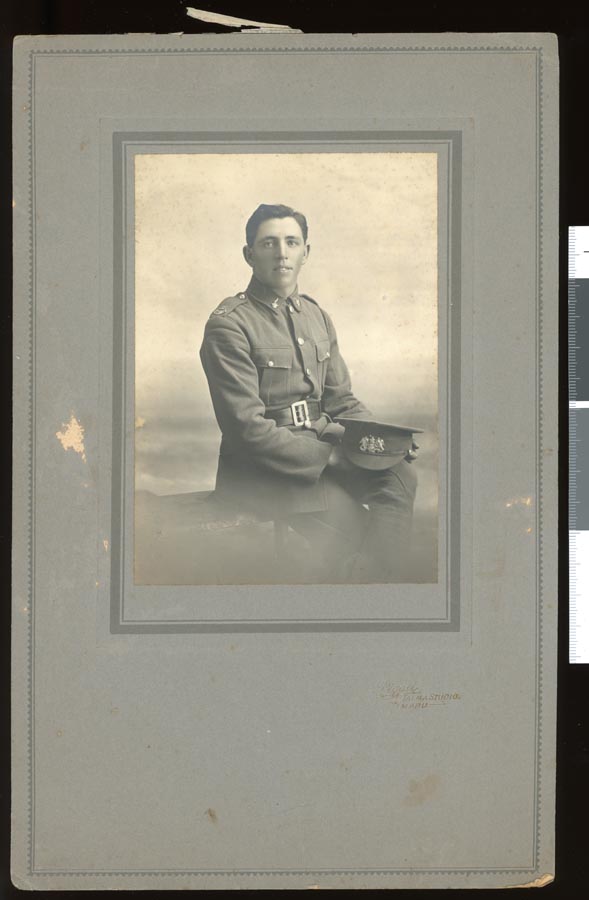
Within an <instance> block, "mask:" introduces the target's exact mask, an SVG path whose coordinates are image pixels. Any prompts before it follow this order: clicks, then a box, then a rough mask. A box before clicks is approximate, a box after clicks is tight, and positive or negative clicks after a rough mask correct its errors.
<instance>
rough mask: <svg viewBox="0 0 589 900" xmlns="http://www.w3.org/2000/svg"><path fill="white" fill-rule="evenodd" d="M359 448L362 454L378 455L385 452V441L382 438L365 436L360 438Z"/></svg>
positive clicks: (370, 435)
mask: <svg viewBox="0 0 589 900" xmlns="http://www.w3.org/2000/svg"><path fill="white" fill-rule="evenodd" d="M358 446H359V448H360V452H361V453H372V454H377V453H384V452H385V446H384V441H383V439H382V438H381V437H374V435H373V434H365V435H364V437H362V438H360V443H359V444H358Z"/></svg>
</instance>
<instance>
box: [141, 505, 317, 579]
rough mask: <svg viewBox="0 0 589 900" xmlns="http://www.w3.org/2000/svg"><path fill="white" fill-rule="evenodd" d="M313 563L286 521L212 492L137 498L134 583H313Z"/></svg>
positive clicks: (314, 575) (303, 545)
mask: <svg viewBox="0 0 589 900" xmlns="http://www.w3.org/2000/svg"><path fill="white" fill-rule="evenodd" d="M311 563H312V559H311V555H310V553H309V548H308V545H307V543H306V541H305V540H304V539H303V538H302V537H300V536H299V535H297V534H295V533H294V532H292V531H290V530H289V529H288V526H287V524H286V523H285V522H272V521H262V520H260V519H259V518H257V517H256V516H254V515H250V514H247V513H243V512H241V511H237V510H235V509H232V508H231V506H230V505H229V504H227V503H226V502H222V501H220V500H219V499H218V498H217V497H215V494H214V492H209V491H203V492H198V493H185V494H168V495H165V496H160V495H157V494H152V493H151V492H149V491H138V492H137V493H136V495H135V583H136V584H170V585H172V584H240V583H243V584H280V583H286V584H292V583H309V582H312V581H313V580H316V575H317V572H316V571H315V567H314V566H313V565H312V564H311Z"/></svg>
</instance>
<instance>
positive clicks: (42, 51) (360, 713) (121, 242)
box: [12, 34, 558, 890]
mask: <svg viewBox="0 0 589 900" xmlns="http://www.w3.org/2000/svg"><path fill="white" fill-rule="evenodd" d="M557 81H558V77H557V46H556V39H555V38H554V36H552V35H545V34H531V35H524V34H511V35H510V34H493V35H488V34H485V35H466V34H453V35H418V34H411V35H353V36H352V35H289V34H280V35H270V34H260V35H229V36H223V37H220V36H207V37H202V36H201V37H195V36H117V37H106V36H105V37H101V36H93V37H88V36H81V37H51V38H50V37H32V38H29V37H24V38H18V39H17V40H16V43H15V80H14V151H15V153H14V174H15V180H14V226H15V359H14V369H15V394H14V415H15V438H14V462H15V467H14V472H15V475H14V489H15V505H14V509H15V512H14V538H15V540H14V614H13V619H14V625H13V641H14V670H13V685H14V702H13V740H14V757H13V844H12V854H13V880H14V882H15V884H17V885H18V887H21V888H25V889H26V888H30V889H50V890H51V889H77V890H79V889H100V888H121V889H145V888H172V889H174V888H176V889H187V888H196V889H199V888H200V889H211V888H219V889H221V888H222V889H227V888H241V889H243V888H293V889H294V888H305V887H314V886H317V887H321V888H356V887H359V888H369V887H376V888H384V887H393V888H396V887H403V888H407V887H412V888H424V887H432V888H433V887H477V888H483V887H496V886H507V885H509V886H515V885H522V884H532V885H542V884H545V883H548V882H549V881H550V880H552V878H553V877H554V784H555V717H556V713H555V694H556V680H555V679H556V551H557V532H556V522H557V505H556V488H557ZM252 141H253V142H254V146H258V147H260V148H262V147H264V146H266V147H269V146H271V147H274V148H276V147H280V146H282V147H288V148H290V150H291V151H292V152H298V151H299V150H301V152H302V151H304V149H305V148H307V149H308V144H309V142H311V144H313V143H314V145H317V143H321V146H322V148H323V149H324V150H327V151H329V147H330V146H331V145H333V146H334V147H336V146H338V145H339V146H343V145H344V144H345V145H346V146H345V148H344V149H346V150H347V151H352V152H353V150H354V148H357V149H358V150H360V149H365V148H366V147H370V146H373V145H374V141H380V142H381V144H382V146H383V147H384V149H385V150H386V149H390V150H391V152H397V151H399V149H400V148H401V149H403V146H405V147H406V148H407V147H409V148H411V147H413V149H415V150H416V152H419V150H420V149H422V148H423V146H424V143H425V144H429V145H430V146H431V147H432V148H433V149H434V152H439V153H440V157H439V158H440V159H444V160H450V162H449V163H448V168H447V170H446V176H445V178H444V179H442V180H441V181H440V185H443V192H442V193H443V194H444V197H445V198H446V200H445V206H444V204H443V203H442V201H440V207H439V208H440V210H445V212H444V215H443V216H442V218H443V220H444V222H445V223H446V225H445V226H444V227H445V231H444V229H443V227H442V226H443V223H442V224H440V235H442V234H445V235H446V236H447V240H446V242H445V243H443V244H442V243H441V244H440V255H439V263H438V265H439V274H440V291H439V310H438V311H439V322H440V332H439V371H440V385H441V387H440V404H439V412H440V422H439V430H440V438H441V442H440V448H441V449H440V528H439V543H438V548H439V568H438V581H437V583H436V584H410V585H389V586H387V585H384V586H383V585H358V586H354V587H352V586H345V589H344V586H330V585H308V586H301V585H293V586H291V587H289V586H287V585H276V586H272V585H260V586H257V587H256V586H255V585H234V586H231V585H229V586H217V587H215V586H212V585H193V586H188V587H186V586H178V585H176V586H168V587H165V586H159V587H150V586H138V585H137V584H133V577H132V563H129V559H132V547H133V530H132V525H133V523H132V514H131V516H130V515H129V509H131V510H132V481H133V479H132V460H133V440H134V428H133V416H132V412H133V409H132V402H133V398H132V384H133V371H134V370H133V346H134V344H133V340H134V338H133V317H132V315H130V314H128V311H129V310H130V309H132V303H133V277H132V272H129V271H128V270H125V259H127V255H126V249H125V248H127V247H128V245H129V241H131V244H132V243H133V240H132V221H133V219H132V216H133V206H132V202H130V199H131V201H132V195H131V198H130V195H129V191H128V186H129V178H126V176H125V173H127V174H128V173H132V168H130V167H131V166H132V161H133V158H134V154H136V153H138V152H160V151H161V152H166V153H174V152H176V151H177V152H198V151H199V148H200V149H202V146H203V142H204V144H207V142H208V146H209V147H211V146H212V147H213V149H214V150H215V152H216V150H219V152H223V148H224V147H225V149H226V147H227V145H228V144H231V143H233V144H234V149H236V152H241V149H243V147H244V146H245V145H246V144H248V142H249V143H250V144H251V142H252ZM403 142H404V144H403ZM158 148H159V149H158ZM129 198H130V199H129ZM130 235H131V238H130ZM441 273H444V279H442V277H441ZM442 281H443V282H444V284H442ZM444 285H445V287H444ZM216 299H217V298H212V299H211V308H212V306H213V305H214V303H215V302H216ZM129 422H130V423H131V424H130V425H129ZM129 466H131V468H129ZM129 472H130V475H129ZM129 491H131V493H130V494H129ZM128 494H129V496H127V495H128ZM129 565H131V568H130V569H129ZM129 573H131V574H130V575H129Z"/></svg>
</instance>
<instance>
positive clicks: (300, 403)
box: [290, 400, 311, 428]
mask: <svg viewBox="0 0 589 900" xmlns="http://www.w3.org/2000/svg"><path fill="white" fill-rule="evenodd" d="M290 409H291V412H292V423H293V425H294V426H295V428H300V427H301V426H302V427H303V428H309V427H310V426H311V419H310V417H309V407H308V405H307V401H306V400H297V401H296V402H295V403H291V404H290Z"/></svg>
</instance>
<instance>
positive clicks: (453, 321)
mask: <svg viewBox="0 0 589 900" xmlns="http://www.w3.org/2000/svg"><path fill="white" fill-rule="evenodd" d="M462 142H463V133H462V131H460V130H450V129H449V130H439V131H437V130H426V131H419V130H407V129H404V130H400V131H374V130H372V131H333V130H329V131H312V132H311V131H305V132H292V131H279V132H278V131H277V132H274V131H273V132H270V131H267V132H245V133H244V132H195V131H182V132H180V131H177V130H170V131H157V132H150V131H144V132H143V131H114V132H113V135H112V155H113V158H112V164H113V248H114V264H113V276H114V277H113V281H114V283H113V296H114V307H113V309H114V315H113V332H112V333H113V381H112V384H113V389H112V420H113V429H112V473H113V480H112V491H111V576H110V591H111V600H110V631H111V634H121V633H126V634H142V633H150V634H160V633H165V634H180V633H182V634H186V633H207V634H220V633H229V634H234V633H235V634H238V633H263V632H269V633H281V632H323V631H358V632H375V631H428V632H432V631H459V630H460V591H461V579H460V521H461V517H460V512H461V501H460V418H461V406H460V387H461V383H460V374H461V333H460V332H461V229H462ZM174 144H177V145H178V148H179V152H189V150H188V147H187V145H191V146H192V147H193V148H194V149H193V151H192V152H195V153H198V152H199V149H198V148H200V147H202V148H203V150H204V149H207V150H209V152H210V147H211V146H215V147H218V146H222V147H223V152H232V151H231V148H232V147H235V152H242V151H241V148H242V147H245V146H248V147H249V146H251V147H255V148H256V152H261V153H263V152H278V151H277V149H276V148H277V146H278V145H280V147H282V148H283V149H284V152H287V151H289V149H291V148H292V149H291V152H301V153H304V152H310V151H311V150H313V148H314V147H315V146H316V145H321V146H325V145H327V144H329V145H332V146H333V148H334V151H335V149H336V148H337V147H338V145H342V146H343V145H345V146H346V147H347V148H349V147H350V145H353V144H358V151H359V152H371V150H372V149H374V150H375V151H376V150H377V149H382V148H383V145H389V146H390V145H391V144H393V145H394V144H398V145H410V146H412V147H414V146H416V145H419V146H423V147H424V150H423V151H422V152H426V150H425V148H426V147H427V145H431V146H432V149H435V146H436V145H438V146H445V147H446V148H447V152H448V158H447V171H446V173H445V174H446V182H445V183H446V188H447V196H446V201H445V208H446V217H447V221H446V229H445V234H444V236H443V237H444V246H443V249H444V252H445V258H446V272H445V301H446V305H447V310H446V333H445V335H444V338H443V339H445V341H446V348H447V365H446V373H445V390H446V396H447V397H448V398H449V399H448V406H447V412H446V415H447V429H446V462H447V469H448V478H447V484H446V521H445V523H444V527H445V532H446V535H447V567H446V579H445V594H446V614H445V617H444V618H441V619H439V618H433V617H432V618H420V619H408V618H406V617H404V618H401V619H395V618H388V617H387V618H385V617H378V618H370V619H369V618H363V617H357V618H356V617H354V618H351V617H346V618H345V619H333V618H330V619H324V618H323V617H317V618H313V619H308V618H305V619H268V618H264V619H245V620H243V619H224V620H218V619H194V620H191V619H186V620H183V621H173V622H170V621H168V620H165V619H161V620H160V619H149V620H137V619H126V618H125V547H126V546H127V544H128V540H127V541H125V530H126V529H125V519H126V512H125V509H126V503H127V499H126V498H127V489H126V474H127V473H126V468H127V467H126V465H125V448H126V442H125V438H124V436H125V435H126V434H127V432H128V428H127V412H128V410H127V402H128V401H127V366H126V364H125V360H126V356H127V351H128V350H129V347H130V338H129V337H128V334H127V332H128V324H127V310H128V308H129V306H130V298H128V296H127V292H128V278H127V269H128V262H127V257H128V254H129V252H132V251H131V250H130V249H129V248H130V247H131V246H132V240H133V239H132V236H131V235H130V233H129V230H130V228H129V214H128V205H129V203H132V200H133V197H134V190H133V185H131V184H129V183H128V182H127V176H128V173H129V172H130V171H131V169H132V166H133V165H134V157H135V155H137V154H139V153H145V152H158V151H157V148H158V147H159V148H160V151H159V152H162V153H164V152H166V150H167V148H169V147H171V146H173V145H174ZM139 147H140V148H141V149H139ZM164 148H166V149H164ZM303 148H304V149H303ZM322 152H323V151H322ZM325 152H330V151H325ZM391 152H396V151H391ZM399 152H401V147H400V150H399ZM416 152H418V151H416ZM131 230H132V226H131ZM439 248H440V250H442V244H441V243H440V242H439ZM441 337H442V336H441V335H440V338H441ZM441 525H442V522H441V518H439V524H438V528H440V527H441ZM127 537H128V534H127ZM162 587H164V586H162ZM173 587H174V586H173V585H170V586H169V589H170V590H172V589H173ZM195 587H196V588H200V587H206V585H205V586H201V585H195ZM305 587H307V586H305ZM308 587H312V585H309V586H308Z"/></svg>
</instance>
